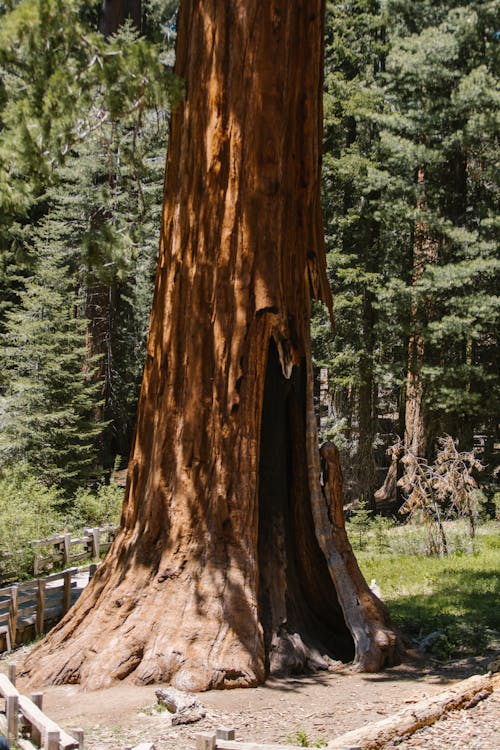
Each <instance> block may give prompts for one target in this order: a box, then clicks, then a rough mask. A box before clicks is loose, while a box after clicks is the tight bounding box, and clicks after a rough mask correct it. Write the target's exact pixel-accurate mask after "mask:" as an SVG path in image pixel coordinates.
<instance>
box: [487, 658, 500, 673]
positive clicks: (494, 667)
mask: <svg viewBox="0 0 500 750" xmlns="http://www.w3.org/2000/svg"><path fill="white" fill-rule="evenodd" d="M488 672H500V654H497V656H495V658H494V659H492V660H491V661H490V663H489V664H488Z"/></svg>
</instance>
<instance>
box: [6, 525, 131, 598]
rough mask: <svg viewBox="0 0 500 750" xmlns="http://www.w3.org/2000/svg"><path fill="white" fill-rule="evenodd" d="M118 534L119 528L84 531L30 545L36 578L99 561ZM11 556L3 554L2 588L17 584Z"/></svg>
mask: <svg viewBox="0 0 500 750" xmlns="http://www.w3.org/2000/svg"><path fill="white" fill-rule="evenodd" d="M117 532H118V526H101V527H99V528H88V529H85V530H84V532H83V534H82V536H79V537H73V536H72V535H71V534H56V535H55V536H50V537H47V538H45V539H35V540H33V541H32V542H29V546H30V547H31V548H32V549H33V553H34V554H33V575H34V576H39V575H43V574H44V573H51V572H52V571H53V570H54V568H56V569H57V568H63V567H65V566H69V565H75V564H78V563H79V562H81V561H82V560H89V559H92V560H96V559H98V558H100V557H102V555H104V554H105V553H106V552H107V551H108V549H109V548H110V546H111V542H112V541H113V539H114V538H115V536H116V534H117ZM11 557H12V556H11V555H10V554H9V553H3V554H2V553H0V562H2V561H3V562H2V565H1V568H0V571H1V572H0V585H1V584H4V585H5V584H7V583H12V582H14V581H16V579H17V576H16V573H15V572H14V570H13V569H11V567H10V566H11V565H12V562H11Z"/></svg>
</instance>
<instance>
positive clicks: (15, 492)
mask: <svg viewBox="0 0 500 750" xmlns="http://www.w3.org/2000/svg"><path fill="white" fill-rule="evenodd" d="M62 502H63V498H62V493H61V491H60V490H58V489H57V488H56V487H54V486H53V487H46V486H45V485H44V484H43V483H42V482H41V481H40V480H39V479H38V478H37V477H36V474H35V470H34V468H33V467H30V466H29V465H28V464H27V463H24V462H23V463H18V464H14V465H11V466H4V467H3V468H2V469H1V471H0V518H1V519H2V523H1V524H0V580H2V579H5V578H6V577H11V576H12V575H13V576H14V577H15V578H16V579H19V580H20V579H23V578H29V577H30V576H31V574H32V570H33V557H34V553H33V548H32V547H31V545H30V541H32V540H34V539H40V538H43V537H45V536H50V535H51V534H55V533H58V532H60V531H61V527H62V525H63V519H62V516H61V513H60V507H61V504H62Z"/></svg>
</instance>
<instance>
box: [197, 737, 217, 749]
mask: <svg viewBox="0 0 500 750" xmlns="http://www.w3.org/2000/svg"><path fill="white" fill-rule="evenodd" d="M196 750H215V734H197V735H196Z"/></svg>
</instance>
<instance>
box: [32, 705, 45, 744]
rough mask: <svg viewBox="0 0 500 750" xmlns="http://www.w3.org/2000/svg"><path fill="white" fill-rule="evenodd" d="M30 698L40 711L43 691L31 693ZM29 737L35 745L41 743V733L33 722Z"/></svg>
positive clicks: (41, 709)
mask: <svg viewBox="0 0 500 750" xmlns="http://www.w3.org/2000/svg"><path fill="white" fill-rule="evenodd" d="M30 699H31V702H32V703H34V704H35V706H36V707H37V708H39V709H40V711H43V693H31V695H30ZM31 739H32V741H33V743H34V744H35V745H36V746H37V747H40V745H41V744H42V733H41V732H40V730H39V729H38V727H36V726H35V725H34V724H32V725H31Z"/></svg>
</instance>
